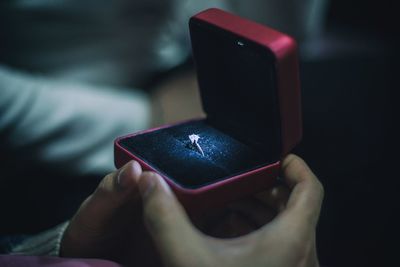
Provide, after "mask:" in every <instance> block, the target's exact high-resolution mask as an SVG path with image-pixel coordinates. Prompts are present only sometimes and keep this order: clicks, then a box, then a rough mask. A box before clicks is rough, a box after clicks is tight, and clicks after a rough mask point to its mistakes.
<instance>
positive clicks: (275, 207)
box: [61, 155, 323, 267]
mask: <svg viewBox="0 0 400 267" xmlns="http://www.w3.org/2000/svg"><path fill="white" fill-rule="evenodd" d="M282 176H283V177H284V181H285V183H286V184H287V186H282V185H281V186H277V187H275V188H272V189H271V190H269V191H267V192H264V193H261V194H258V195H257V196H256V197H254V198H250V199H246V200H241V201H238V202H237V203H233V204H232V205H230V207H229V208H228V211H225V212H222V215H221V213H219V214H217V215H215V214H214V216H210V218H212V219H211V220H207V219H205V220H204V221H203V222H194V223H195V224H196V226H198V227H195V226H194V225H193V223H192V222H191V220H190V219H189V218H188V216H187V214H186V213H185V211H184V209H183V207H182V206H181V205H180V203H179V202H178V201H177V199H176V197H175V195H174V194H173V192H172V191H171V189H170V188H169V186H168V185H167V183H166V182H165V181H164V180H163V179H162V178H161V177H160V176H159V175H157V174H155V173H152V172H142V170H141V168H140V166H139V164H138V163H136V162H130V163H128V164H127V165H125V166H124V167H123V168H121V170H119V171H118V172H115V173H113V174H110V175H108V176H106V177H105V178H104V180H103V181H102V182H101V184H100V185H99V187H98V189H97V190H96V191H95V192H94V194H93V195H91V196H90V197H89V198H88V199H87V200H86V201H85V202H84V203H83V204H82V206H81V208H80V209H79V211H78V212H77V214H76V215H75V217H74V218H73V219H72V220H71V223H70V225H69V227H68V228H67V230H66V232H65V234H64V238H63V240H62V243H61V255H62V256H67V257H97V258H105V259H111V260H115V261H117V262H120V263H123V264H127V265H132V266H160V264H161V263H162V264H163V265H164V266H169V267H187V266H191V267H192V266H194V267H196V266H203V267H211V266H220V267H224V266H233V267H235V266H241V267H242V266H252V267H257V266H263V267H265V266H287V267H291V266H310V267H311V266H319V263H318V258H317V253H316V244H315V228H316V225H317V221H318V217H319V213H320V209H321V203H322V199H323V187H322V185H321V183H320V182H319V181H318V179H317V178H316V176H315V175H314V174H313V173H312V171H311V170H310V169H309V167H308V166H307V164H306V163H305V162H304V161H303V160H302V159H300V158H299V157H297V156H295V155H289V156H288V157H286V158H285V159H284V160H283V162H282ZM232 215H233V216H232ZM266 222H268V223H267V224H265V223H266ZM199 229H201V231H200V230H199ZM255 229H256V230H255ZM150 237H151V238H150ZM151 239H152V240H153V242H151ZM153 244H154V246H153ZM157 251H158V253H157ZM139 264H141V265H139Z"/></svg>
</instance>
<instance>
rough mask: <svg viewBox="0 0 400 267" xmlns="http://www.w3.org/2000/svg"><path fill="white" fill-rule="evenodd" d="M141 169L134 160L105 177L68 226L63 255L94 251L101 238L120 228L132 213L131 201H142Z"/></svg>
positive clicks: (83, 253)
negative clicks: (138, 186)
mask: <svg viewBox="0 0 400 267" xmlns="http://www.w3.org/2000/svg"><path fill="white" fill-rule="evenodd" d="M141 173H142V168H141V167H140V165H139V163H137V162H135V161H131V162H129V163H127V164H126V165H125V166H124V167H122V168H121V169H119V170H118V171H115V172H113V173H110V174H108V175H107V176H105V177H104V178H103V180H102V181H101V182H100V184H99V186H98V187H97V188H96V190H95V192H94V193H93V194H92V195H90V196H89V197H88V198H87V199H86V200H85V201H84V202H83V203H82V205H81V206H80V208H79V210H78V212H77V213H76V214H75V216H74V217H73V218H72V220H71V222H70V224H69V226H68V228H67V229H66V232H65V233H64V236H63V239H62V243H61V254H62V255H63V256H81V255H84V256H88V255H89V256H90V255H92V254H93V255H95V252H96V251H97V250H98V246H97V244H98V245H101V244H100V243H101V242H99V240H103V239H104V238H110V237H111V236H113V235H115V234H117V233H116V232H117V231H120V229H121V228H122V225H124V224H126V223H127V222H128V219H129V218H130V216H131V213H132V211H131V208H129V207H130V206H131V204H132V203H131V202H139V201H137V200H138V197H139V195H138V192H137V180H138V179H139V177H140V175H141ZM135 196H136V199H135ZM128 204H129V205H128ZM134 204H135V203H134ZM138 210H139V209H138ZM101 250H104V249H103V248H102V249H101Z"/></svg>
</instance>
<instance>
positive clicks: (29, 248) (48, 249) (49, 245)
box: [8, 221, 69, 256]
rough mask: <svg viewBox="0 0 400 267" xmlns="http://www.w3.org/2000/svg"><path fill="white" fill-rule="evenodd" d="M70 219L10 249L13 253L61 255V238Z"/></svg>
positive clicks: (9, 252) (10, 252)
mask: <svg viewBox="0 0 400 267" xmlns="http://www.w3.org/2000/svg"><path fill="white" fill-rule="evenodd" d="M68 225H69V221H66V222H64V223H61V224H59V225H57V226H55V227H53V228H51V229H49V230H46V231H44V232H41V233H39V234H36V235H34V236H32V237H28V238H27V239H25V240H24V241H22V242H21V243H20V244H18V245H16V246H13V247H11V248H10V250H9V251H8V254H11V255H35V256H59V255H60V245H61V240H62V238H63V236H64V232H65V230H66V229H67V227H68Z"/></svg>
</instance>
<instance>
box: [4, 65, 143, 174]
mask: <svg viewBox="0 0 400 267" xmlns="http://www.w3.org/2000/svg"><path fill="white" fill-rule="evenodd" d="M149 103H150V102H149V99H148V98H147V96H146V95H145V94H143V93H140V92H138V91H134V90H126V89H125V90H123V89H115V88H104V87H97V86H91V85H86V84H73V83H71V82H63V81H62V80H50V79H45V78H41V77H35V76H33V75H27V74H22V73H18V72H16V71H14V70H11V69H9V68H6V67H4V66H1V65H0V136H1V138H0V147H3V146H4V147H8V148H10V149H11V150H12V151H23V152H24V153H21V157H22V160H27V161H30V160H34V161H35V162H40V163H41V164H50V165H49V166H51V167H52V168H58V169H59V170H61V171H63V172H64V173H67V174H71V175H77V176H79V175H85V174H103V173H106V172H109V171H111V170H113V169H114V163H113V162H114V161H113V140H114V139H115V138H116V137H118V136H120V135H123V134H127V133H130V132H134V131H138V130H141V129H144V128H146V127H148V124H149V121H150V104H149Z"/></svg>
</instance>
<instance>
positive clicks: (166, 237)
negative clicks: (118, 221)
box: [139, 172, 201, 261]
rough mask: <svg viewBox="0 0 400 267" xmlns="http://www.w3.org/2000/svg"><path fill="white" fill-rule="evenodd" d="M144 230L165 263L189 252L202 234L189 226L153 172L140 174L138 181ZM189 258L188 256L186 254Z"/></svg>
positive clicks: (176, 203)
mask: <svg viewBox="0 0 400 267" xmlns="http://www.w3.org/2000/svg"><path fill="white" fill-rule="evenodd" d="M139 193H140V195H141V197H142V201H143V216H144V221H145V224H146V227H147V229H148V231H149V232H150V235H151V236H152V238H153V240H154V242H155V244H156V246H157V247H158V249H159V251H160V253H161V255H162V256H163V258H164V260H167V261H168V259H171V258H175V259H176V256H177V255H185V254H186V255H187V254H188V253H182V252H183V251H186V250H187V251H188V252H190V250H192V248H193V246H194V247H196V246H197V242H200V239H201V234H200V233H199V232H198V231H197V230H196V229H195V228H194V226H193V225H192V224H191V222H190V220H189V218H188V216H187V214H186V212H185V211H184V209H183V207H182V206H181V204H180V203H179V202H178V200H177V199H176V197H175V195H174V194H173V192H172V191H171V189H170V187H169V186H168V184H167V183H166V182H165V181H164V180H163V179H162V178H161V177H160V176H159V175H158V174H156V173H153V172H143V174H142V175H141V177H140V179H139ZM188 255H190V253H189V254H188Z"/></svg>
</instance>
